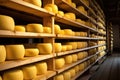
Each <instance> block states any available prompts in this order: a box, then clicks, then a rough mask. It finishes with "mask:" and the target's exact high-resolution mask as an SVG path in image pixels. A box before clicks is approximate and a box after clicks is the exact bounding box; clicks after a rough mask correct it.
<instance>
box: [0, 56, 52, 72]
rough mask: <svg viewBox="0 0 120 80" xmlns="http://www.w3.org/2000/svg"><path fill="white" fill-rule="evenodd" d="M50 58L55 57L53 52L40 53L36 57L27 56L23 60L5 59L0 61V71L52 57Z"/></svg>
mask: <svg viewBox="0 0 120 80" xmlns="http://www.w3.org/2000/svg"><path fill="white" fill-rule="evenodd" d="M50 58H53V55H52V54H51V55H39V56H35V57H25V58H24V59H22V60H12V61H5V62H3V63H0V71H3V70H7V69H10V68H15V67H18V66H22V65H26V64H30V63H34V62H38V61H42V60H46V59H50Z"/></svg>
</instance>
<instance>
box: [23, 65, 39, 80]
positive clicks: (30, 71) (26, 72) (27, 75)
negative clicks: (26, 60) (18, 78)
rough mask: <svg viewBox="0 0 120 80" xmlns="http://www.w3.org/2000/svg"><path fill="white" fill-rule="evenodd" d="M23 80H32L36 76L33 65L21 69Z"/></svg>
mask: <svg viewBox="0 0 120 80" xmlns="http://www.w3.org/2000/svg"><path fill="white" fill-rule="evenodd" d="M22 71H23V77H24V79H34V78H35V77H36V76H37V69H36V67H35V66H34V65H27V66H24V67H22Z"/></svg>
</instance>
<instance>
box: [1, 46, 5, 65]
mask: <svg viewBox="0 0 120 80" xmlns="http://www.w3.org/2000/svg"><path fill="white" fill-rule="evenodd" d="M5 59H6V48H5V46H4V45H0V63H1V62H4V61H5Z"/></svg>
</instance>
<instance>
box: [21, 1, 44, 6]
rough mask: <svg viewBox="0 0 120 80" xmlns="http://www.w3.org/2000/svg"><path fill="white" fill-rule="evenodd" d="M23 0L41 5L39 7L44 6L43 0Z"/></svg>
mask: <svg viewBox="0 0 120 80" xmlns="http://www.w3.org/2000/svg"><path fill="white" fill-rule="evenodd" d="M23 1H26V2H28V3H31V4H34V5H36V6H39V7H41V6H42V1H41V0H23Z"/></svg>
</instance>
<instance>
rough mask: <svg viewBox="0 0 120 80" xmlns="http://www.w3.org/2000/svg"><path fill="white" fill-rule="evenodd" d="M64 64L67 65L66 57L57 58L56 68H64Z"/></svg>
mask: <svg viewBox="0 0 120 80" xmlns="http://www.w3.org/2000/svg"><path fill="white" fill-rule="evenodd" d="M64 65H65V60H64V58H58V59H55V68H56V69H60V68H62V67H63V66H64Z"/></svg>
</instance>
